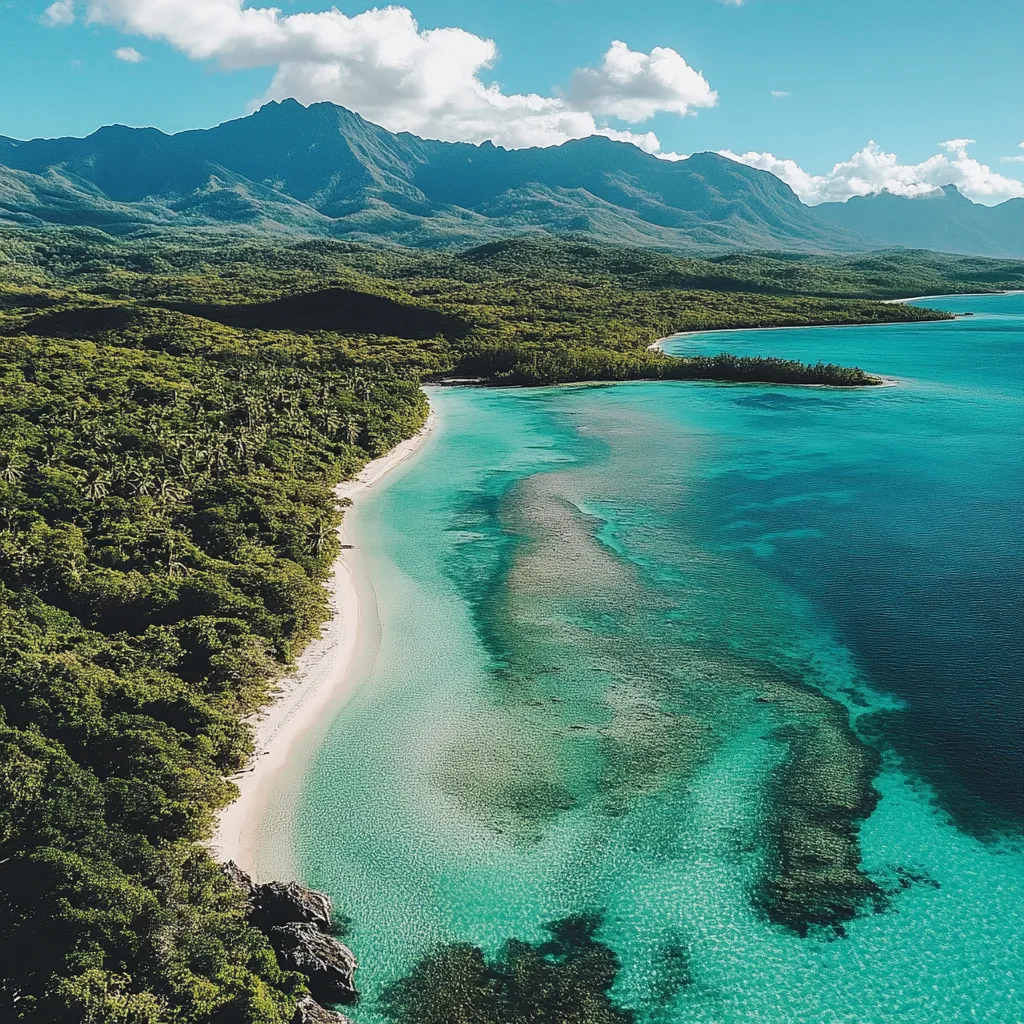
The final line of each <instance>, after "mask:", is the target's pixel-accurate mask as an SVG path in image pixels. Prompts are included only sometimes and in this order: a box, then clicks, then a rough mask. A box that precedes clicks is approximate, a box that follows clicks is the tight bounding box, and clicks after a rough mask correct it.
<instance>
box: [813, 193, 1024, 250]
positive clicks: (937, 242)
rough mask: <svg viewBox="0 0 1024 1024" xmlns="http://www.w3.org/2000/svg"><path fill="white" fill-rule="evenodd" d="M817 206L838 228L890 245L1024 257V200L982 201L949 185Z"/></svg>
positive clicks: (824, 216) (820, 214)
mask: <svg viewBox="0 0 1024 1024" xmlns="http://www.w3.org/2000/svg"><path fill="white" fill-rule="evenodd" d="M815 209H816V210H817V212H818V214H819V216H821V217H822V218H823V219H825V220H827V221H828V222H829V223H831V224H835V225H836V227H839V228H842V229H843V230H845V231H853V232H856V233H858V234H861V235H867V236H869V237H871V238H874V239H877V240H878V241H879V242H881V243H884V244H885V245H888V246H902V247H904V248H908V249H934V250H937V251H939V252H956V253H963V254H964V255H967V256H997V257H1010V258H1017V259H1020V258H1024V199H1010V200H1008V201H1007V202H1005V203H1000V204H999V205H998V206H982V205H980V204H979V203H972V202H971V201H970V200H969V199H967V198H966V197H965V196H962V195H961V194H960V192H959V191H958V190H957V188H956V186H955V185H947V186H946V187H945V188H943V189H942V190H941V192H937V193H936V194H935V195H930V196H922V197H920V198H917V199H909V198H907V197H905V196H894V195H892V194H891V193H889V192H882V193H879V194H878V195H873V196H858V197H856V198H854V199H849V200H847V201H846V202H845V203H825V204H824V205H822V206H818V207H815Z"/></svg>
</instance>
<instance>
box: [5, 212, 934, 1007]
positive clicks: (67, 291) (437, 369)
mask: <svg viewBox="0 0 1024 1024" xmlns="http://www.w3.org/2000/svg"><path fill="white" fill-rule="evenodd" d="M552 245H553V244H550V243H545V244H544V245H543V246H540V247H538V246H536V245H532V244H525V243H518V242H513V243H510V244H509V245H507V246H505V247H488V249H487V250H475V251H472V252H470V253H466V254H462V255H443V254H423V253H415V252H410V251H408V250H400V249H381V248H376V249H371V248H368V247H363V246H354V245H351V244H346V243H338V242H327V241H323V240H316V241H301V242H296V243H291V244H287V245H285V244H281V243H279V242H278V243H273V242H266V241H254V240H251V239H236V238H231V237H228V236H225V235H222V234H216V233H210V234H202V233H195V234H192V235H149V236H140V237H136V238H133V239H128V240H121V241H115V240H114V239H111V238H110V237H109V236H107V235H104V234H102V233H100V232H95V231H82V230H78V231H53V232H38V233H31V232H20V231H15V230H9V231H2V232H0V270H2V276H0V680H2V688H0V777H2V779H3V784H4V793H5V800H4V802H3V806H2V807H0V1018H2V1019H3V1020H5V1021H7V1020H11V1021H27V1022H39V1024H42V1022H46V1024H52V1022H61V1024H63V1022H103V1024H106V1022H108V1021H111V1022H115V1021H116V1022H124V1024H171V1022H173V1024H191V1022H200V1021H202V1022H217V1024H232V1022H238V1024H242V1022H246V1024H263V1022H266V1024H271V1022H274V1024H283V1022H286V1021H289V1020H290V1019H291V1017H292V1013H293V1010H294V1005H295V998H296V996H297V995H299V994H301V993H302V992H303V991H304V982H303V979H302V978H301V976H299V975H297V974H292V973H287V972H284V971H282V970H281V969H280V968H279V967H278V965H277V963H276V961H275V958H274V955H273V953H272V951H271V949H270V947H269V945H268V943H267V941H266V939H265V937H264V936H263V935H262V933H261V932H259V931H257V930H256V929H254V928H252V927H251V926H250V925H248V924H247V923H246V922H245V915H244V907H243V906H242V904H241V896H240V894H239V893H238V892H237V890H236V889H235V888H234V887H233V886H232V885H231V884H230V883H229V882H228V881H227V880H226V879H225V878H223V877H222V875H221V873H220V872H219V871H218V869H217V868H216V866H215V865H214V864H213V862H212V861H211V859H210V857H209V855H208V854H207V852H206V851H205V849H204V848H203V847H202V845H201V844H202V842H203V840H204V839H206V838H208V836H209V835H210V833H211V829H212V825H213V822H214V815H215V813H216V811H217V810H218V809H219V808H221V807H223V806H224V805H225V804H226V803H227V802H229V801H230V800H231V798H232V795H233V793H234V787H233V786H232V784H231V783H230V782H228V781H225V776H230V775H231V774H232V773H233V772H235V771H237V770H238V769H239V768H241V767H242V766H243V765H244V764H245V762H246V759H247V757H248V756H249V754H250V753H251V738H250V735H249V731H248V729H247V728H246V727H245V726H244V725H243V724H242V719H243V718H244V717H245V716H246V715H248V714H250V713H251V712H253V711H254V710H255V709H257V708H258V707H259V706H260V705H262V704H263V703H265V702H266V700H267V699H268V698H269V696H270V694H271V693H272V691H273V687H274V685H275V683H276V681H277V680H278V679H279V678H280V676H281V674H282V672H284V671H287V669H288V666H289V665H291V664H292V662H293V660H294V657H295V655H296V653H297V652H298V650H299V649H300V648H301V646H302V645H303V643H304V642H305V641H306V640H307V639H308V638H309V637H310V636H312V635H313V634H314V633H315V632H316V630H317V628H318V627H319V625H320V623H321V622H322V620H323V617H324V615H325V613H326V607H325V599H324V592H323V589H322V583H323V582H324V580H325V578H326V576H327V574H328V571H329V567H330V565H331V563H332V560H333V558H334V556H335V553H336V548H337V540H336V534H335V527H336V525H337V523H338V521H339V518H340V512H341V510H340V509H339V507H338V505H337V502H336V501H335V499H334V496H333V492H332V488H333V485H334V484H335V483H337V482H338V481H339V480H341V479H342V478H344V477H347V476H351V475H352V474H353V473H355V472H356V471H358V469H359V468H360V467H361V466H362V465H363V464H364V463H365V462H366V460H367V459H369V458H372V457H374V456H377V455H380V454H383V453H384V452H385V451H387V450H388V449H389V448H391V447H392V446H393V445H394V444H395V443H397V442H398V441H399V440H401V439H402V438H404V437H407V436H409V435H410V434H411V433H413V432H414V431H415V430H416V429H417V428H418V427H419V426H420V424H421V423H422V422H423V420H424V417H425V414H426V403H425V399H424V397H423V394H422V391H421V389H420V385H421V383H422V382H423V381H424V380H428V379H439V378H442V377H445V376H449V375H457V376H458V375H461V376H467V375H468V376H479V377H483V378H485V380H486V382H490V383H498V382H509V383H546V382H552V381H560V380H586V379H595V378H600V379H622V378H626V377H658V378H660V377H672V376H676V377H679V376H682V377H699V378H712V377H713V378H725V379H732V380H794V379H797V380H816V381H821V380H823V379H825V380H827V381H828V382H838V383H864V382H865V378H864V375H860V376H859V377H858V376H857V375H858V374H859V371H849V370H842V369H840V368H827V367H826V368H806V367H800V366H799V365H798V364H790V363H782V362H777V361H773V360H765V361H758V360H732V359H729V358H728V357H719V358H718V359H716V360H672V359H669V358H668V357H665V356H662V355H660V354H658V353H655V352H650V351H648V348H647V346H648V345H649V344H650V342H651V341H652V340H653V339H654V338H657V337H659V336H661V335H664V334H668V333H671V332H672V331H675V330H681V329H696V328H705V327H724V326H754V325H768V324H780V323H813V322H829V323H847V322H863V321H869V322H877V321H882V320H885V319H892V320H899V319H927V318H930V317H934V316H936V315H938V314H934V313H929V312H927V311H921V310H914V309H909V308H906V307H902V306H894V305H884V304H881V303H878V302H874V301H868V300H867V299H865V298H864V297H863V296H860V297H856V298H850V297H846V296H847V295H848V294H849V289H848V287H847V285H846V284H845V283H840V282H841V281H842V282H845V281H847V280H852V279H855V278H856V273H857V271H855V270H854V269H850V268H848V269H847V270H846V271H844V272H843V273H842V274H838V272H837V277H836V280H835V281H834V282H833V283H834V285H835V289H836V290H835V291H834V292H828V291H826V290H824V289H821V290H820V291H819V294H818V295H817V297H815V296H813V295H812V296H811V297H807V296H802V295H800V294H798V293H792V294H787V293H785V292H784V291H779V292H778V293H772V292H771V291H770V290H769V289H768V288H767V287H766V286H765V282H766V281H768V280H769V279H770V278H771V274H772V270H771V268H770V264H766V263H764V262H763V261H762V259H761V258H760V257H757V258H751V262H750V263H749V264H744V263H742V262H739V263H737V262H735V261H734V262H732V263H730V264H728V268H729V269H728V275H729V276H730V279H731V280H733V281H735V282H736V287H735V288H731V289H729V290H724V289H722V288H721V287H718V288H716V286H715V285H714V284H713V283H712V275H719V277H720V275H721V274H722V273H724V271H723V270H722V267H721V266H720V265H719V264H712V263H696V262H694V261H684V262H685V266H684V265H683V261H681V262H680V263H679V264H673V265H672V267H671V268H668V269H666V266H665V264H664V263H662V262H657V261H655V264H654V265H652V266H650V267H646V268H645V265H644V262H643V258H642V254H638V253H635V252H631V251H625V250H603V251H602V250H595V249H594V248H593V247H584V248H582V249H580V248H577V249H575V250H574V249H573V247H572V246H568V247H565V245H564V244H560V245H554V247H552ZM573 252H576V254H577V256H578V259H579V262H580V264H581V265H583V264H584V263H586V264H587V266H588V268H589V269H587V271H586V272H574V271H572V270H571V269H570V268H571V265H572V264H573V262H574V260H575V259H576V257H574V256H573V255H572V253H573ZM602 253H603V255H602ZM660 259H661V258H660V257H659V260H660ZM894 259H895V258H894ZM624 261H625V263H626V264H628V265H629V269H628V271H627V270H626V269H624V267H623V263H624ZM813 266H814V267H815V268H816V269H814V270H813V274H812V273H811V271H808V273H809V274H811V276H814V275H817V276H819V277H822V276H824V278H825V279H827V280H829V281H831V280H832V279H831V278H829V277H828V270H827V265H826V264H823V263H822V264H814V265H813ZM673 268H674V269H673ZM905 269H906V268H905ZM669 271H671V273H679V274H683V273H684V272H685V273H686V274H688V275H690V276H689V278H688V280H689V281H690V283H689V284H687V285H686V287H685V288H683V287H682V284H681V279H680V281H679V282H677V283H672V282H671V281H670V280H669V279H668V278H666V277H665V274H666V273H669ZM874 272H875V271H873V273H874ZM893 273H894V274H897V275H898V274H899V273H900V270H899V264H898V261H897V262H894V264H893ZM701 275H704V276H703V277H702V276H701ZM744 275H746V276H744ZM844 275H845V276H844ZM900 279H901V280H906V281H908V282H910V281H913V282H915V283H914V285H913V286H912V287H910V289H909V290H912V291H916V290H919V289H920V288H921V287H922V286H921V285H919V284H918V283H917V282H918V280H919V279H918V278H916V277H913V272H912V271H911V270H910V269H906V274H905V276H904V277H902V278H900ZM801 280H804V279H803V278H802V279H801ZM856 280H858V281H859V284H857V287H858V288H859V289H861V290H862V291H863V292H864V293H870V290H871V285H870V283H869V282H868V281H867V279H866V278H856ZM744 289H746V290H744ZM844 289H846V290H844ZM243 302H244V303H248V304H250V308H248V309H243V308H240V304H241V303H243ZM251 304H260V305H259V306H258V307H257V308H255V309H254V308H252V305H251ZM556 938H557V937H556ZM517 950H518V947H517ZM527 952H528V950H526V949H524V950H518V951H510V952H509V954H508V957H507V961H508V963H507V965H506V967H507V970H511V969H512V967H513V965H514V963H516V964H517V963H519V961H520V960H521V959H522V958H521V957H520V956H519V953H522V954H523V957H525V956H526V953H527ZM513 953H515V956H513ZM530 955H531V956H533V957H534V958H535V959H536V958H537V957H539V960H538V963H537V964H535V965H534V966H535V967H536V969H537V970H539V971H541V972H542V973H543V972H545V971H548V970H549V967H550V964H551V963H552V962H555V963H559V962H561V961H560V959H559V958H560V957H562V954H561V953H559V952H558V951H557V950H555V951H552V950H549V949H546V948H545V949H542V950H541V951H539V952H535V953H531V954H530ZM567 956H568V954H566V957H567ZM552 958H554V960H552ZM523 962H524V963H525V960H524V961H523ZM566 962H569V961H568V959H567V960H566ZM545 965H547V966H545ZM495 969H497V968H495ZM501 970H502V971H505V970H506V968H501ZM601 991H605V992H606V989H602V990H601ZM598 995H600V993H598ZM395 998H396V1000H398V1002H396V1004H395V1005H396V1006H397V1007H399V1010H400V1011H401V1012H403V1013H404V1012H405V1011H404V1010H401V1007H402V1006H405V1005H407V1004H408V999H410V998H412V997H411V996H409V995H408V993H407V994H406V996H401V995H399V996H396V997H395ZM595 998H597V996H595ZM402 999H406V1003H402ZM595 1005H596V1004H595ZM502 1012H504V1011H502ZM488 1019H489V1018H488ZM496 1019H505V1018H503V1017H500V1016H499V1017H498V1018H496ZM565 1019H567V1020H568V1019H575V1018H569V1017H566V1018H565ZM588 1019H591V1018H588ZM592 1019H594V1020H598V1019H600V1020H609V1021H614V1020H624V1019H626V1018H624V1017H623V1016H622V1015H621V1014H618V1012H617V1011H614V1010H613V1009H608V1010H607V1012H605V1011H603V1010H602V1012H601V1014H598V1015H597V1016H594V1017H593V1018H592Z"/></svg>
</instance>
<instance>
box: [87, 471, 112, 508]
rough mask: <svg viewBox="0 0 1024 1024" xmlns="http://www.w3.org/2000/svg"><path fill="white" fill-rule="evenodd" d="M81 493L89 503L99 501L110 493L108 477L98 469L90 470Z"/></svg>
mask: <svg viewBox="0 0 1024 1024" xmlns="http://www.w3.org/2000/svg"><path fill="white" fill-rule="evenodd" d="M82 493H83V494H84V495H85V496H86V497H87V498H88V499H89V500H90V501H99V500H100V499H101V498H105V497H106V496H107V495H108V494H109V493H110V477H109V476H108V475H107V474H106V473H104V472H102V471H101V470H98V469H92V470H90V471H89V472H88V473H87V474H86V477H85V486H84V487H83V488H82Z"/></svg>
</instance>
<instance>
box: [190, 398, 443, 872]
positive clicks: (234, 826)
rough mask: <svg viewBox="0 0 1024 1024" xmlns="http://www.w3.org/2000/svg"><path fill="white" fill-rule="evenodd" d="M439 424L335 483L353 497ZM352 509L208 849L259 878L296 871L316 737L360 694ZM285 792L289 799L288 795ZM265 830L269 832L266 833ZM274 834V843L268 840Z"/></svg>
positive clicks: (361, 609)
mask: <svg viewBox="0 0 1024 1024" xmlns="http://www.w3.org/2000/svg"><path fill="white" fill-rule="evenodd" d="M436 425H437V416H436V413H435V412H434V411H433V410H431V412H430V414H429V416H428V417H427V421H426V423H425V424H424V425H423V427H422V428H421V430H420V431H419V433H417V434H415V435H414V436H413V437H410V438H407V439H406V440H405V441H402V442H401V443H399V444H398V445H396V446H395V447H394V448H392V449H391V451H390V452H388V453H387V454H386V455H383V456H381V457H380V458H379V459H374V460H373V461H372V462H369V463H367V464H366V466H364V467H363V469H362V471H361V472H360V473H359V474H358V475H357V476H356V477H354V478H353V479H352V480H345V481H342V482H341V483H340V484H338V486H337V487H336V488H335V494H336V495H337V496H338V497H339V498H340V499H345V498H348V499H350V500H352V501H353V502H355V500H356V499H357V498H358V497H359V496H360V495H363V494H365V493H366V492H367V491H369V490H370V489H371V488H372V487H374V486H375V485H377V484H379V483H380V481H381V480H382V479H384V478H385V477H386V476H388V475H390V474H391V472H392V471H393V470H395V469H396V468H397V467H398V466H400V465H401V464H403V463H404V462H406V461H407V460H408V459H409V458H411V457H412V456H413V455H415V454H417V453H418V452H420V451H421V450H422V448H423V447H424V445H425V443H426V441H427V440H428V438H429V437H430V435H431V434H432V433H433V430H434V428H435V427H436ZM354 512H355V507H354V506H353V507H349V508H348V509H347V510H346V512H345V517H344V519H343V521H342V524H341V526H340V527H339V528H338V537H339V540H340V541H341V542H342V544H343V545H350V546H349V547H343V548H342V550H341V552H340V554H339V555H338V558H337V560H336V561H335V563H334V571H333V573H332V575H331V577H330V579H329V580H328V581H327V583H326V584H325V587H326V589H327V592H328V600H329V603H330V609H331V615H330V618H329V619H328V620H327V621H326V622H325V623H324V625H323V627H322V628H321V631H320V635H319V636H318V637H317V638H316V639H314V640H312V641H311V642H310V643H309V644H308V645H307V647H306V648H305V650H304V651H303V652H302V654H301V655H300V657H299V659H298V661H297V664H296V668H295V671H294V672H293V673H292V674H291V675H288V676H286V677H284V678H283V679H282V680H281V682H280V685H279V690H278V693H277V695H276V696H275V698H274V700H273V701H272V702H271V703H270V704H268V705H267V706H266V707H265V708H264V709H262V711H260V712H258V713H257V714H256V715H255V716H253V717H252V718H251V719H249V723H250V724H251V725H252V727H253V734H254V735H253V738H254V742H255V751H256V752H255V755H254V757H253V760H252V763H251V764H250V766H249V767H248V768H246V769H244V770H243V771H242V772H240V773H239V774H237V775H234V776H231V781H232V782H234V783H235V785H236V786H237V787H238V790H239V794H238V797H237V798H236V799H235V800H234V801H233V802H232V803H230V804H228V806H227V807H225V808H224V809H223V810H222V811H221V812H220V815H219V818H218V823H217V828H216V830H215V832H214V834H213V836H212V838H211V839H210V840H209V841H208V842H207V846H208V848H209V849H210V852H211V853H212V854H213V856H214V857H215V859H217V860H218V861H220V862H222V863H224V862H226V861H229V860H233V861H235V863H236V864H238V865H239V867H241V868H242V869H243V870H244V871H246V872H248V873H250V874H252V875H253V876H254V877H256V878H257V879H260V880H263V879H269V878H271V877H272V878H274V879H277V880H289V879H291V878H293V877H294V875H295V865H294V859H293V856H292V850H291V844H290V842H289V841H288V836H289V835H290V825H291V815H292V812H293V810H294V805H293V802H292V801H291V799H290V797H291V796H292V795H293V794H294V785H292V784H293V783H295V784H297V783H299V782H300V780H301V777H302V775H303V774H304V771H303V770H304V768H305V766H306V764H307V763H308V759H309V755H310V753H311V752H312V749H314V747H313V745H312V744H311V742H310V741H311V740H313V739H315V736H316V733H317V732H318V730H322V729H325V728H326V727H327V726H328V725H329V724H330V722H331V721H332V720H333V718H334V714H335V713H336V712H337V711H338V709H339V708H341V707H342V706H343V705H344V703H345V702H346V701H347V700H348V698H349V697H351V695H352V693H353V692H354V691H355V688H356V682H357V678H358V676H359V673H358V672H356V671H353V670H354V668H355V667H356V663H357V661H358V656H359V654H360V651H361V649H362V648H363V647H364V645H365V632H366V630H365V623H366V621H367V620H368V619H369V618H372V615H371V614H369V613H370V612H371V611H372V609H373V608H374V607H375V595H374V593H373V587H372V585H371V584H370V582H369V580H368V578H367V577H366V575H365V573H364V572H363V571H362V570H361V567H360V565H359V557H358V547H357V546H351V545H354V539H355V536H356V534H355V526H356V524H355V518H356V517H355V515H354ZM285 797H287V798H285ZM263 833H267V835H264V834H263ZM268 838H269V839H272V840H273V842H272V843H268V842H267V840H268Z"/></svg>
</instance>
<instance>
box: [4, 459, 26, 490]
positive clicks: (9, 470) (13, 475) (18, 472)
mask: <svg viewBox="0 0 1024 1024" xmlns="http://www.w3.org/2000/svg"><path fill="white" fill-rule="evenodd" d="M24 465H25V460H24V459H23V458H22V457H21V456H20V455H19V454H18V453H16V452H4V453H3V454H2V455H0V480H3V482H4V483H5V484H16V483H17V482H18V481H19V480H20V479H21V478H22V477H23V476H24V475H25V470H24Z"/></svg>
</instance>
